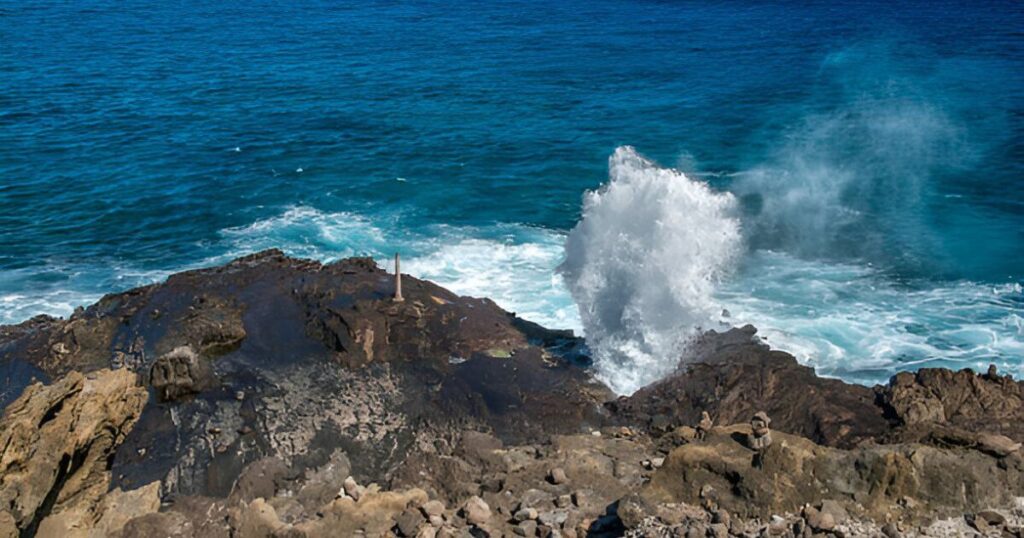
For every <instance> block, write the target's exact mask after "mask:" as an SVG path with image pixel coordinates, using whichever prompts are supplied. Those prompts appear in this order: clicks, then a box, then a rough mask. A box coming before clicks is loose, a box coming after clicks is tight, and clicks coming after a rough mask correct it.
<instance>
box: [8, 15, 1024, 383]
mask: <svg viewBox="0 0 1024 538" xmlns="http://www.w3.org/2000/svg"><path fill="white" fill-rule="evenodd" d="M284 4H286V5H284ZM1022 29H1024V8H1022V6H1021V4H1020V3H1014V2H988V3H984V5H980V4H978V3H967V2H938V3H936V2H927V3H925V2H921V3H916V2H910V3H901V4H900V5H898V6H893V5H889V3H885V2H877V3H876V2H847V3H836V2H829V3H824V2H823V3H811V4H808V3H804V2H775V3H767V2H742V1H740V2H720V3H717V2H710V3H709V2H702V3H695V2H694V3H690V2H680V3H668V2H611V1H590V2H575V1H566V2H557V3H555V2H501V3H498V2H493V3H491V2H485V3H480V4H478V5H472V6H461V7H458V8H456V7H453V6H450V5H448V4H446V3H441V2H417V3H397V2H368V3H363V2H360V3H351V4H347V5H346V4H344V3H329V2H315V1H308V2H305V1H300V2H289V3H280V2H248V3H237V2H219V3H214V4H211V3H200V2H188V1H186V2H179V3H165V2H159V3H158V2H141V1H140V2H136V1H129V2H116V3H115V2H98V1H88V0H87V1H78V2H33V3H24V2H13V1H10V0H0V81H2V82H0V322H17V321H21V320H23V319H25V318H27V317H30V316H32V315H36V314H40V313H48V314H55V315H64V314H67V313H69V312H70V311H71V310H72V309H73V308H74V307H75V306H76V305H79V304H87V303H89V302H91V301H93V300H95V299H97V298H98V297H99V296H101V295H102V294H103V293H106V292H110V291H116V290H122V289H126V288H128V287H131V286H135V285H139V284H143V283H149V282H152V281H155V280H159V279H160V278H163V277H164V276H166V275H167V274H169V273H170V272H173V271H176V270H180V269H183V268H190V267H197V266H202V265H207V264H211V263H218V262H221V261H224V260H226V259H229V258H230V257H231V256H235V255H238V254H241V253H244V252H248V251H250V250H253V249H257V248H263V247H271V246H275V247H280V248H283V249H284V250H286V251H288V252H290V253H293V254H296V255H303V256H311V257H316V258H319V259H325V260H328V259H335V258H338V257H342V256H347V255H352V254H370V255H374V256H377V257H379V258H380V259H381V260H384V259H386V258H387V257H388V256H389V255H390V254H391V253H392V252H394V251H401V252H402V253H403V255H404V256H405V258H406V259H407V260H408V262H407V264H403V266H406V265H407V266H408V269H409V271H411V272H413V273H414V274H417V275H420V276H424V277H428V278H432V279H435V280H437V281H439V282H441V283H443V284H446V285H448V286H451V287H452V288H454V289H455V290H457V291H459V292H461V293H467V294H474V295H490V296H493V297H495V298H496V300H498V302H499V303H500V304H502V305H503V306H505V307H507V308H509V309H511V310H515V311H517V312H519V313H520V314H521V315H523V316H525V317H528V318H530V319H533V320H536V321H539V322H541V323H545V324H548V325H551V326H556V327H567V328H574V329H576V330H580V331H585V332H586V333H587V335H588V338H589V339H590V343H591V346H592V348H594V350H595V353H596V354H597V355H598V357H599V361H598V363H599V367H600V368H601V371H602V373H603V375H605V376H606V378H608V379H609V380H610V381H611V382H613V383H614V384H616V386H617V388H618V389H619V390H622V391H625V392H628V391H629V390H632V389H633V388H635V387H636V386H638V385H640V384H642V383H645V382H648V381H650V380H652V379H653V378H656V377H657V376H658V375H660V374H661V373H662V372H664V371H665V370H666V369H667V368H669V367H670V366H671V365H672V364H673V360H672V358H671V357H674V356H675V355H676V354H677V353H676V352H677V351H678V349H680V348H682V347H685V340H686V338H687V337H689V336H690V335H692V334H693V332H694V331H695V330H696V329H695V328H696V327H701V328H709V327H719V326H721V324H723V323H724V324H738V323H745V322H751V323H754V324H755V325H757V326H758V327H760V328H761V330H762V334H764V335H765V336H767V338H768V341H769V342H771V343H773V344H774V345H777V346H779V347H782V348H784V349H788V350H790V351H793V352H794V353H796V354H797V355H798V356H799V357H800V358H801V360H803V361H805V362H806V363H808V364H811V365H813V366H815V367H817V368H818V369H819V371H821V372H823V373H826V374H830V375H837V376H840V377H843V378H846V379H851V380H856V381H862V382H873V381H878V380H881V379H884V378H885V377H886V376H888V375H889V374H891V373H892V372H894V371H896V370H899V369H907V368H917V367H921V366H927V365H945V366H952V367H959V366H969V367H975V368H979V367H984V366H987V364H988V363H989V362H995V363H996V364H998V365H1000V366H1001V367H1002V368H1005V369H1008V370H1010V371H1014V372H1017V373H1024V293H1022V290H1021V282H1022V281H1024V30H1022ZM627 146H630V147H632V148H635V149H627ZM641 156H643V157H641ZM634 157H635V160H633V159H634ZM671 168H674V169H677V170H678V171H679V173H677V172H673V171H672V170H669V169H671ZM608 182H611V184H610V185H608V186H607V187H606V188H605V190H604V191H599V192H596V193H594V194H592V195H590V196H589V197H588V198H587V200H588V202H587V203H588V204H589V205H587V206H586V207H585V206H584V193H585V192H587V191H594V190H595V189H598V188H599V187H601V185H603V184H606V183H608ZM701 182H706V183H707V185H708V186H709V187H710V188H709V189H703V190H702V189H701V188H698V187H696V186H695V185H699V184H700V183H701ZM581 219H582V222H583V223H584V224H580V225H579V227H577V225H578V223H580V222H581ZM574 228H575V229H576V230H577V231H576V232H572V233H570V231H571V230H573V229H574ZM567 240H568V241H569V242H570V245H572V249H571V250H570V254H569V256H568V258H567V256H566V250H565V245H566V242H567ZM559 267H561V269H559Z"/></svg>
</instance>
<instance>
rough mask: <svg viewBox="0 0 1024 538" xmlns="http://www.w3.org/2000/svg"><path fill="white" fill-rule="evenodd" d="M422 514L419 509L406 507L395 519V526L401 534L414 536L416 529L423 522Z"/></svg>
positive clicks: (411, 537)
mask: <svg viewBox="0 0 1024 538" xmlns="http://www.w3.org/2000/svg"><path fill="white" fill-rule="evenodd" d="M424 521H425V520H424V518H423V514H421V513H420V511H419V510H413V509H407V510H405V511H404V512H402V513H401V514H400V515H399V516H398V518H397V519H396V520H395V526H397V527H398V532H400V533H401V534H402V536H407V537H408V538H415V536H416V534H417V530H418V529H419V527H420V525H422V524H423V522H424Z"/></svg>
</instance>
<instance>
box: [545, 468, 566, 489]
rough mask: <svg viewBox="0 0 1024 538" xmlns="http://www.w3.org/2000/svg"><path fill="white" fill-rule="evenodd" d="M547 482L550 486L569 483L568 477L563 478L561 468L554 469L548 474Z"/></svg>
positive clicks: (563, 473) (563, 474)
mask: <svg viewBox="0 0 1024 538" xmlns="http://www.w3.org/2000/svg"><path fill="white" fill-rule="evenodd" d="M548 480H549V481H550V482H551V483H552V484H556V485H557V484H564V483H566V482H568V481H569V477H567V476H565V471H564V470H563V469H562V468H561V467H555V468H554V469H551V472H549V473H548Z"/></svg>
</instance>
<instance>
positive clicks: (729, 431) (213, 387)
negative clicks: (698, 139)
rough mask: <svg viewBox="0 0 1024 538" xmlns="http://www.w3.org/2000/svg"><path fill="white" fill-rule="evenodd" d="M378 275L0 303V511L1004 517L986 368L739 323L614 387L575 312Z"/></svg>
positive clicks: (401, 530)
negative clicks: (850, 378)
mask: <svg viewBox="0 0 1024 538" xmlns="http://www.w3.org/2000/svg"><path fill="white" fill-rule="evenodd" d="M396 261H397V260H396ZM396 273H397V263H396ZM391 279H392V275H388V274H387V273H386V272H385V271H383V270H381V269H380V268H378V267H377V266H376V264H375V263H374V262H373V261H372V260H368V259H360V258H354V259H348V260H342V261H339V262H336V263H331V264H326V265H325V264H320V263H317V262H312V261H307V260H296V259H291V258H288V257H286V256H284V255H283V254H281V253H280V252H277V251H267V252H262V253H259V254H255V255H252V256H247V257H244V258H240V259H238V260H235V261H233V262H231V263H229V264H227V265H225V266H223V267H217V268H211V269H203V270H197V271H189V272H186V273H181V274H178V275H174V276H172V277H170V278H169V279H168V280H167V282H165V283H162V284H158V285H153V286H148V287H144V288H140V289H136V290H131V291H128V292H124V293H120V294H113V295H108V296H106V297H104V298H103V299H102V300H100V301H99V302H98V303H97V304H95V305H93V306H91V307H88V308H86V309H82V310H79V311H77V312H76V313H75V314H73V315H72V316H71V317H70V318H69V319H55V318H48V317H38V318H34V319H32V320H29V321H26V322H25V323H22V324H20V325H16V326H9V327H0V371H2V372H3V374H4V375H2V376H0V383H2V384H0V396H2V397H3V399H4V401H3V403H5V404H9V405H8V408H7V411H6V412H5V414H4V418H3V419H2V428H0V446H2V447H5V448H3V452H2V453H0V500H2V501H3V502H2V503H0V507H3V508H2V509H0V536H13V535H20V536H32V535H44V536H50V535H53V536H57V535H60V536H65V535H70V536H123V537H130V536H181V537H186V536H197V537H198V536H203V537H205V536H223V537H229V536H261V537H263V536H308V537H317V536H339V535H341V536H354V535H359V534H361V535H363V536H408V537H416V538H431V537H433V538H439V537H444V536H465V535H466V533H470V534H471V535H473V536H502V535H506V536H527V537H529V536H559V535H560V536H564V537H572V536H577V537H581V536H592V537H593V536H597V537H600V536H621V535H624V534H625V535H630V536H730V535H731V536H756V535H759V534H764V533H768V534H769V535H780V536H781V535H791V536H803V535H812V534H816V533H817V534H831V535H836V536H838V535H845V536H856V535H865V534H867V535H870V534H872V533H874V534H879V533H882V532H883V531H886V532H890V531H891V532H890V534H891V533H895V532H904V533H907V534H914V533H918V534H920V533H925V534H928V535H935V534H941V533H943V532H946V533H947V535H957V533H963V532H975V531H977V530H978V529H982V528H983V529H986V532H988V531H991V532H1000V533H1003V535H1005V536H1020V531H1019V527H1020V526H1021V525H1022V523H1024V522H1022V521H1021V518H1022V517H1024V505H1020V503H1021V502H1022V499H1024V470H1022V465H1024V464H1022V458H1024V456H1022V451H1021V442H1022V441H1024V427H1022V424H1024V405H1022V394H1024V392H1022V384H1021V383H1020V382H1017V381H1014V380H1012V379H1010V378H1008V377H1005V376H1000V375H998V372H995V371H992V370H990V371H988V372H986V373H985V374H981V375H977V374H974V373H973V372H970V371H966V370H965V371H961V372H951V371H948V370H928V369H925V370H920V371H919V372H917V373H913V374H911V373H907V374H900V375H898V376H895V377H894V378H893V380H892V381H891V382H890V383H889V384H888V385H885V386H878V387H874V388H868V387H862V386H857V385H849V384H846V383H843V382H841V381H838V380H834V379H823V378H819V377H817V376H815V375H814V372H813V370H811V369H810V368H807V367H804V366H801V365H799V364H798V363H797V362H796V360H795V359H793V357H792V356H790V355H788V354H786V353H782V352H779V351H773V350H771V349H769V348H768V347H767V346H766V345H765V344H764V343H763V342H761V341H760V340H759V339H758V338H757V336H756V331H755V330H754V329H753V328H752V327H746V328H742V329H733V330H730V331H727V332H724V333H716V332H713V331H712V332H709V333H707V334H705V335H704V336H703V337H702V338H701V340H700V341H699V342H698V343H696V344H695V346H694V349H693V353H692V356H688V357H686V360H684V361H683V362H682V363H681V364H680V368H679V370H678V371H677V372H676V373H674V374H673V375H671V376H669V377H667V378H666V379H664V380H662V381H660V382H658V383H655V384H654V385H651V386H649V387H646V388H644V389H642V390H640V391H638V392H637V393H636V394H634V395H632V396H628V397H619V398H615V397H614V395H612V394H611V393H610V392H609V391H608V389H607V388H606V387H604V386H603V385H602V384H601V383H599V382H597V381H596V380H595V379H594V378H593V377H592V375H591V373H590V370H589V368H588V366H589V361H588V359H587V358H586V355H585V353H584V352H583V351H584V350H585V346H582V342H581V341H580V340H579V339H577V338H575V337H573V335H572V334H571V333H566V332H560V331H549V330H546V329H543V328H542V327H539V326H537V325H535V324H532V323H529V322H526V321H524V320H522V319H519V318H517V317H515V316H514V315H513V314H510V313H507V312H505V311H503V310H501V309H500V308H498V307H497V306H496V305H495V304H494V303H493V302H491V301H489V300H486V299H473V298H468V297H459V296H457V295H455V294H452V293H451V292H449V291H447V290H445V289H443V288H440V287H438V286H436V285H434V284H432V283H429V282H426V281H421V280H417V279H414V278H411V277H408V276H405V277H403V278H402V280H403V284H404V289H403V293H404V295H403V298H404V301H401V302H396V301H394V300H393V298H394V295H395V292H396V291H397V289H396V286H395V285H394V284H393V283H392V280H391ZM33 378H35V379H38V380H42V381H43V382H45V383H49V384H48V385H44V384H43V383H40V382H36V381H33ZM712 415H713V416H715V417H716V421H717V423H718V426H714V427H713V424H712V422H711V418H710V417H711V416H712ZM769 415H770V416H771V417H772V418H771V421H770V427H771V430H772V431H770V432H769V430H768V428H769V420H768V416H769ZM751 416H754V417H755V419H754V420H752V421H751V420H749V419H750V417H751ZM694 424H696V425H697V428H696V429H695V428H692V427H690V426H688V425H694ZM697 440H702V442H699V443H695V442H694V441H697ZM750 440H752V442H751V441H750ZM752 449H754V450H752ZM755 456H760V458H759V459H758V460H757V461H755ZM901 528H902V531H901V530H900V529H901ZM971 529H974V531H972V530H971ZM1014 533H1016V534H1014Z"/></svg>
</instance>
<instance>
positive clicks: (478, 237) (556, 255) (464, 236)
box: [207, 206, 581, 331]
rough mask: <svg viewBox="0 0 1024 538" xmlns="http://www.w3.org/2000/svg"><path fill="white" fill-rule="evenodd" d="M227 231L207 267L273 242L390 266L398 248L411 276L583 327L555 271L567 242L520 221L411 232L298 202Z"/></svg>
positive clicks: (304, 252) (307, 253) (549, 322)
mask: <svg viewBox="0 0 1024 538" xmlns="http://www.w3.org/2000/svg"><path fill="white" fill-rule="evenodd" d="M379 220H388V219H386V218H385V217H379ZM222 235H223V236H224V238H225V240H226V241H227V242H228V249H227V254H225V255H224V256H221V257H219V258H218V259H212V260H208V263H207V264H208V265H211V264H214V263H223V262H224V261H227V260H228V259H230V258H234V257H237V256H240V255H243V254H246V253H249V252H253V251H256V250H261V249H266V248H272V247H273V248H280V249H282V250H284V251H285V252H287V253H288V254H291V255H293V256H302V257H306V258H313V259H318V260H321V261H332V260H337V259H340V258H345V257H348V256H356V255H360V256H373V257H374V258H376V259H377V261H378V263H379V264H381V265H382V266H386V267H390V264H391V259H392V256H393V255H394V253H395V252H398V253H400V254H402V270H403V271H404V272H405V273H407V274H410V275H413V276H415V277H419V278H425V279H429V280H431V281H434V282H437V283H438V284H440V285H442V286H445V287H447V288H449V289H451V290H452V291H454V292H456V293H459V294H461V295H471V296H476V297H489V298H491V299H493V300H494V301H495V302H496V303H498V304H499V305H500V306H502V307H503V308H505V309H507V310H510V311H514V312H516V313H517V314H519V315H520V316H521V317H523V318H525V319H528V320H530V321H534V322H537V323H540V324H542V325H545V326H547V327H551V328H559V329H573V330H576V331H579V330H580V329H581V325H580V323H579V318H578V316H577V314H576V309H575V305H574V304H573V302H572V299H571V298H570V297H569V295H568V293H567V292H566V291H565V288H564V286H563V285H562V282H561V277H560V276H558V275H556V274H555V273H554V267H555V266H556V265H558V263H559V261H561V258H562V245H563V242H564V236H563V235H562V234H559V233H557V232H552V231H549V230H544V229H539V228H531V227H528V226H517V225H496V226H493V227H487V228H470V227H467V228H458V227H451V226H433V227H429V228H427V229H423V230H410V229H407V228H406V227H405V226H402V225H400V224H397V223H390V224H389V225H387V226H383V225H380V224H379V222H378V221H370V220H369V219H366V218H364V217H361V216H359V215H356V214H352V213H347V212H337V213H331V212H322V211H319V210H317V209H314V208H311V207H306V206H298V207H292V208H289V209H288V210H286V211H285V212H284V213H282V214H281V215H278V216H275V217H270V218H267V219H263V220H260V221H257V222H254V223H252V224H250V225H248V226H243V227H238V228H230V229H227V230H224V231H223V232H222Z"/></svg>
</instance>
